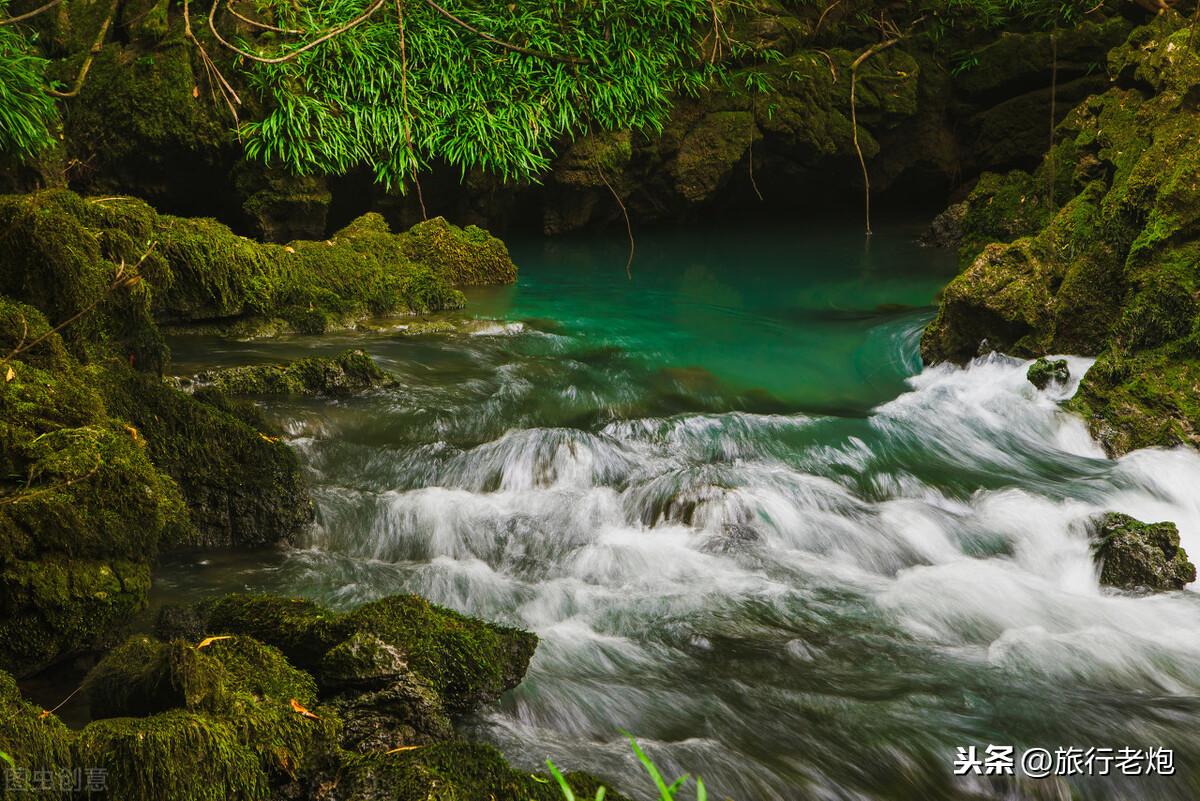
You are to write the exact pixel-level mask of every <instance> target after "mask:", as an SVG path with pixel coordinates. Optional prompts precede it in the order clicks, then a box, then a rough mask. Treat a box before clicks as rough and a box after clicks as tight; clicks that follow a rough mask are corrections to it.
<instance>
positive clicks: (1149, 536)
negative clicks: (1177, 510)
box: [1096, 512, 1196, 591]
mask: <svg viewBox="0 0 1200 801" xmlns="http://www.w3.org/2000/svg"><path fill="white" fill-rule="evenodd" d="M1098 531H1099V535H1100V540H1099V543H1098V544H1097V546H1096V558H1097V559H1098V560H1099V561H1100V565H1101V568H1100V583H1101V584H1103V585H1105V586H1108V587H1117V588H1119V589H1123V590H1135V589H1149V590H1155V591H1163V590H1181V589H1183V588H1184V586H1185V585H1187V584H1190V583H1191V582H1193V581H1195V580H1196V566H1195V565H1193V564H1192V563H1191V562H1190V561H1188V556H1187V551H1185V550H1184V549H1183V548H1181V547H1180V545H1179V529H1178V528H1176V527H1175V524H1174V523H1142V522H1141V521H1138V520H1134V519H1133V518H1132V517H1130V516H1129V515H1123V514H1118V513H1115V512H1112V513H1109V514H1106V515H1104V516H1103V517H1102V518H1101V519H1100V522H1099V528H1098Z"/></svg>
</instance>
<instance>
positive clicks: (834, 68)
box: [813, 50, 838, 83]
mask: <svg viewBox="0 0 1200 801" xmlns="http://www.w3.org/2000/svg"><path fill="white" fill-rule="evenodd" d="M813 52H815V53H820V54H821V55H823V56H825V60H826V61H828V62H829V74H830V75H832V76H833V82H834V83H837V79H838V71H837V63H836V62H834V60H833V56H831V55H829V53H828V52H827V51H825V50H814V51H813Z"/></svg>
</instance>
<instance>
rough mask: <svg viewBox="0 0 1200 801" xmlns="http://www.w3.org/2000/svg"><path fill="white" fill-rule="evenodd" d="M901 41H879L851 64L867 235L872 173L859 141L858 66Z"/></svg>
mask: <svg viewBox="0 0 1200 801" xmlns="http://www.w3.org/2000/svg"><path fill="white" fill-rule="evenodd" d="M899 41H900V37H893V38H891V39H887V40H886V41H883V42H877V43H876V44H873V45H871V46H870V47H868V48H867V49H866V50H864V51H863V52H862V53H861V54H860V55H859V56H858V58H856V59H854V63H853V64H851V65H850V127H851V128H852V129H853V130H854V152H856V153H857V154H858V163H859V166H861V167H862V175H863V209H864V212H865V217H866V223H867V236H870V235H871V234H872V233H873V232H872V231H871V174H870V172H869V171H868V170H867V160H866V158H865V157H863V152H862V145H860V144H859V142H858V68H859V67H861V66H862V65H863V62H865V61H866V60H867V59H869V58H870V57H871V56H873V55H875V54H876V53H882V52H883V51H884V50H887V49H888V48H889V47H892V46H893V45H895V44H897V43H898V42H899Z"/></svg>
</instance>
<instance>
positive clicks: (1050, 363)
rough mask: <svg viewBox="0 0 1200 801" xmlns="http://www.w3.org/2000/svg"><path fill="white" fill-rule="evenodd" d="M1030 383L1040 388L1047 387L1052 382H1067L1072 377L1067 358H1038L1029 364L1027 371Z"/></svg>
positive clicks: (1026, 374)
mask: <svg viewBox="0 0 1200 801" xmlns="http://www.w3.org/2000/svg"><path fill="white" fill-rule="evenodd" d="M1025 377H1026V378H1027V379H1029V383H1031V384H1033V385H1034V386H1035V387H1037V388H1038V389H1045V388H1046V387H1048V386H1050V385H1051V384H1065V383H1067V381H1069V380H1070V378H1071V371H1070V369H1069V368H1068V367H1067V360H1066V359H1045V358H1042V359H1038V360H1037V361H1035V362H1034V363H1033V364H1031V365H1029V370H1028V371H1027V372H1026V373H1025Z"/></svg>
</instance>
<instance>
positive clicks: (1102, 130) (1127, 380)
mask: <svg viewBox="0 0 1200 801" xmlns="http://www.w3.org/2000/svg"><path fill="white" fill-rule="evenodd" d="M1189 47H1190V50H1189ZM1109 73H1110V76H1111V78H1112V81H1113V84H1112V86H1111V87H1110V88H1109V89H1108V90H1107V91H1105V92H1103V93H1102V94H1098V95H1095V96H1093V97H1090V98H1088V99H1087V100H1085V101H1083V102H1082V103H1080V104H1079V105H1078V106H1077V107H1076V108H1074V109H1073V110H1072V111H1071V113H1070V114H1069V115H1068V117H1067V119H1066V120H1065V121H1064V122H1063V123H1062V124H1061V125H1060V126H1059V128H1058V133H1057V137H1058V141H1057V144H1056V145H1055V147H1054V148H1053V149H1052V150H1051V152H1050V153H1049V154H1048V155H1047V158H1046V160H1045V161H1044V162H1043V163H1042V165H1041V166H1040V167H1039V168H1038V170H1037V171H1036V173H1034V174H1033V175H1032V176H1031V175H1027V174H1025V173H1013V174H1010V175H1009V176H1006V177H1003V178H992V179H988V180H987V181H986V182H985V181H981V182H980V187H978V188H977V189H976V192H975V193H973V194H972V196H971V198H970V199H969V200H968V210H967V213H966V215H965V217H964V228H965V230H966V239H965V244H964V246H963V252H962V255H963V258H964V261H965V262H966V263H967V264H968V266H967V268H966V269H965V270H964V272H963V273H962V275H960V276H959V277H958V278H956V279H955V280H954V281H953V282H951V284H950V285H949V286H948V287H947V288H946V290H945V292H944V294H943V297H942V299H941V304H940V307H939V310H938V315H937V317H936V319H935V320H934V321H933V323H931V324H930V326H929V328H927V329H926V332H925V336H924V338H923V340H922V355H923V356H924V358H925V359H926V361H929V362H936V361H942V360H949V361H955V362H964V361H966V360H968V359H970V358H971V357H973V356H975V355H976V354H977V353H978V352H979V350H980V346H981V345H983V344H984V343H986V345H984V347H985V349H996V350H1004V351H1007V352H1009V353H1012V354H1014V355H1019V356H1038V355H1042V354H1046V353H1079V354H1083V355H1096V356H1098V360H1097V363H1096V365H1095V366H1094V367H1093V368H1092V369H1091V370H1090V371H1089V372H1088V373H1087V375H1085V376H1084V378H1083V380H1082V382H1081V384H1080V388H1079V391H1078V394H1077V396H1076V398H1075V399H1074V400H1073V401H1072V402H1071V406H1072V408H1074V409H1075V410H1077V411H1079V412H1081V413H1082V414H1084V415H1085V417H1087V419H1088V421H1089V427H1090V429H1091V431H1092V433H1093V434H1094V435H1095V436H1096V437H1097V438H1098V439H1100V440H1101V442H1102V443H1103V444H1104V446H1105V448H1106V449H1107V450H1108V452H1109V453H1110V454H1113V455H1118V454H1121V453H1124V452H1126V451H1128V450H1130V449H1133V448H1139V447H1145V446H1151V445H1168V446H1169V445H1177V444H1189V445H1193V446H1196V445H1200V436H1198V435H1197V432H1198V431H1200V404H1197V403H1196V401H1195V394H1196V393H1195V390H1194V387H1195V386H1197V384H1198V383H1200V345H1198V344H1197V343H1200V326H1198V321H1200V315H1198V311H1200V305H1198V302H1197V295H1198V293H1200V282H1198V279H1197V272H1196V264H1197V263H1198V262H1200V245H1197V243H1196V236H1197V234H1198V233H1200V201H1198V200H1197V198H1198V197H1200V193H1198V192H1197V188H1196V187H1197V180H1198V177H1200V149H1198V148H1197V147H1196V146H1195V131H1196V130H1197V129H1198V128H1200V107H1197V105H1196V103H1195V96H1196V92H1198V91H1200V48H1198V47H1197V40H1196V39H1195V38H1194V37H1192V36H1191V31H1190V27H1189V24H1188V20H1186V19H1183V18H1182V17H1181V16H1180V15H1179V14H1177V13H1174V12H1167V13H1164V14H1162V15H1160V16H1159V17H1158V18H1157V19H1155V20H1154V21H1153V22H1151V23H1150V24H1148V25H1145V26H1143V27H1141V28H1138V29H1137V30H1135V31H1134V32H1133V33H1132V34H1130V36H1129V38H1128V40H1127V41H1126V42H1125V43H1124V44H1123V45H1121V46H1119V47H1117V48H1115V49H1114V50H1113V51H1112V53H1111V54H1110V57H1109ZM989 240H990V241H993V242H994V244H986V243H987V242H988V241H989Z"/></svg>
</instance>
